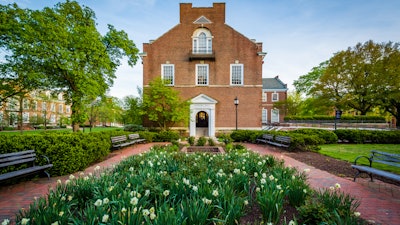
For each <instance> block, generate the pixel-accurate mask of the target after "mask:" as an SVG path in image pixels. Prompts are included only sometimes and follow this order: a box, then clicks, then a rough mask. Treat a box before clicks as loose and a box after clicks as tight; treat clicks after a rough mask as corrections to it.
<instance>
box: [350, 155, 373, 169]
mask: <svg viewBox="0 0 400 225" xmlns="http://www.w3.org/2000/svg"><path fill="white" fill-rule="evenodd" d="M361 158H366V159H368V161H369V167H371V166H372V160H371V158H370V157H368V156H365V155H360V156H357V158H356V159H355V160H354V165H357V160H359V159H361Z"/></svg>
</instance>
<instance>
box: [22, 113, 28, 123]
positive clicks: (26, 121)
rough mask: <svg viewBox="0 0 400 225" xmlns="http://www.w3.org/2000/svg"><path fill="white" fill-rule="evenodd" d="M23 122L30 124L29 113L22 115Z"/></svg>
mask: <svg viewBox="0 0 400 225" xmlns="http://www.w3.org/2000/svg"><path fill="white" fill-rule="evenodd" d="M22 122H23V123H29V113H28V112H24V113H22Z"/></svg>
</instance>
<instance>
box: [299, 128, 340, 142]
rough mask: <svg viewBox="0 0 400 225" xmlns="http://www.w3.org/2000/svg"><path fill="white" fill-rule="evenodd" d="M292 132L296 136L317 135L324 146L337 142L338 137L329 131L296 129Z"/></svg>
mask: <svg viewBox="0 0 400 225" xmlns="http://www.w3.org/2000/svg"><path fill="white" fill-rule="evenodd" d="M292 132H293V133H298V134H307V135H317V136H318V137H319V138H321V139H323V140H324V141H325V143H326V144H334V143H337V141H338V137H337V135H336V134H335V132H333V131H329V130H323V129H309V128H304V129H297V130H294V131H292Z"/></svg>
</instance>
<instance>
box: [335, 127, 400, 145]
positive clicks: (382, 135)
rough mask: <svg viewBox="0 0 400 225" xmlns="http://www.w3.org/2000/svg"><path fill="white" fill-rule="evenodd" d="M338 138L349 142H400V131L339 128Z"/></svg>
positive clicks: (336, 132) (337, 131)
mask: <svg viewBox="0 0 400 225" xmlns="http://www.w3.org/2000/svg"><path fill="white" fill-rule="evenodd" d="M335 134H336V135H337V136H338V139H339V140H340V141H342V142H347V143H359V144H362V143H379V144H400V131H399V130H393V131H380V130H353V129H338V130H336V131H335Z"/></svg>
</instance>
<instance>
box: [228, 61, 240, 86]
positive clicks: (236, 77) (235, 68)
mask: <svg viewBox="0 0 400 225" xmlns="http://www.w3.org/2000/svg"><path fill="white" fill-rule="evenodd" d="M231 85H243V64H231Z"/></svg>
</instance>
